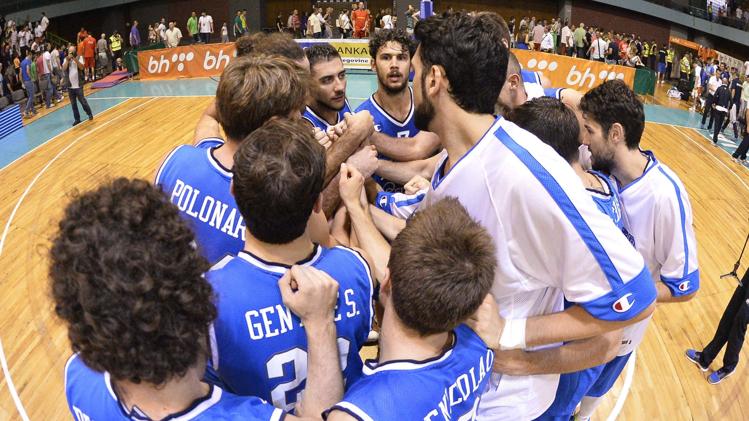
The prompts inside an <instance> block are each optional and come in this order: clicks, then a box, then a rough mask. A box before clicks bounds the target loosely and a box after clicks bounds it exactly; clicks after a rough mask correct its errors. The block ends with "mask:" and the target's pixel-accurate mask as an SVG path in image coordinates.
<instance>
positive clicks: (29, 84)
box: [21, 49, 37, 118]
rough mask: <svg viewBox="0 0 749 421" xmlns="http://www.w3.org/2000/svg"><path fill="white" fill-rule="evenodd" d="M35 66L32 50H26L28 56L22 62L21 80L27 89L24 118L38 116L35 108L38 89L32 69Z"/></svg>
mask: <svg viewBox="0 0 749 421" xmlns="http://www.w3.org/2000/svg"><path fill="white" fill-rule="evenodd" d="M32 64H33V60H32V55H31V50H29V49H26V56H25V58H24V59H23V61H22V62H21V80H22V81H23V87H24V89H26V97H27V98H28V100H27V101H26V106H25V107H24V109H23V116H24V117H25V118H29V117H32V116H34V115H36V114H37V111H36V109H35V108H34V96H35V94H36V87H35V86H34V79H32V74H31V67H32Z"/></svg>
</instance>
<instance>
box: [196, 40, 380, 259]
mask: <svg viewBox="0 0 749 421" xmlns="http://www.w3.org/2000/svg"><path fill="white" fill-rule="evenodd" d="M235 46H236V48H237V54H238V55H239V56H240V57H242V56H249V55H260V54H265V55H277V56H282V57H286V58H288V59H290V60H292V61H293V62H294V63H295V64H296V65H298V66H299V67H301V68H302V69H304V70H306V71H308V70H309V60H307V56H306V55H305V53H304V50H303V49H302V48H301V47H300V46H299V43H297V42H296V41H294V39H293V38H291V36H290V35H289V34H281V33H273V34H264V33H256V34H252V35H244V36H242V37H240V38H239V39H237V41H236V42H235ZM267 89H269V88H266V90H267ZM239 94H241V91H240V92H239ZM344 129H345V130H344ZM373 130H374V128H373V124H372V119H371V116H370V115H369V113H365V112H362V113H356V114H354V115H350V116H346V117H345V118H344V120H343V121H341V122H340V123H339V124H338V125H337V126H335V127H334V128H330V130H329V131H327V132H326V131H324V130H321V129H319V128H315V129H314V134H315V138H316V139H317V140H318V142H320V143H321V144H323V145H325V146H326V164H327V165H326V174H325V185H326V190H325V194H324V195H323V210H324V211H325V214H327V215H332V214H333V213H334V212H335V209H336V208H337V206H338V203H339V198H338V185H337V178H334V177H335V176H336V174H337V173H338V168H339V167H340V165H341V163H342V162H344V161H348V162H349V163H350V164H352V165H354V166H356V167H357V168H358V169H359V170H360V171H362V172H364V173H369V174H371V173H372V172H374V169H375V168H376V167H377V160H376V158H375V156H376V155H375V154H374V153H373V152H372V151H371V150H368V149H366V148H362V149H361V150H359V152H358V153H355V152H356V151H357V149H360V147H361V144H362V142H363V141H364V140H365V139H367V137H368V136H369V135H370V134H371V133H372V131H373ZM220 137H221V131H220V129H219V123H218V113H217V111H216V104H215V102H214V103H213V104H211V105H209V106H208V108H207V109H206V111H205V112H204V113H203V116H202V117H201V118H200V121H199V122H198V125H197V128H196V129H195V141H194V144H195V145H196V146H198V147H204V148H215V147H217V146H220V145H222V144H223V143H224V142H223V139H221V138H220ZM331 139H335V142H332V141H331ZM315 219H316V220H317V219H319V220H320V221H316V222H315V223H314V224H313V225H314V227H313V229H314V231H315V234H314V235H315V241H316V242H319V243H320V244H326V243H327V242H328V241H327V240H326V238H325V236H324V234H325V233H326V232H327V227H323V226H322V225H325V221H324V219H325V215H323V214H322V213H321V214H320V215H319V218H315ZM318 226H319V227H318ZM236 251H238V249H237V250H231V251H229V252H230V253H235V252H236Z"/></svg>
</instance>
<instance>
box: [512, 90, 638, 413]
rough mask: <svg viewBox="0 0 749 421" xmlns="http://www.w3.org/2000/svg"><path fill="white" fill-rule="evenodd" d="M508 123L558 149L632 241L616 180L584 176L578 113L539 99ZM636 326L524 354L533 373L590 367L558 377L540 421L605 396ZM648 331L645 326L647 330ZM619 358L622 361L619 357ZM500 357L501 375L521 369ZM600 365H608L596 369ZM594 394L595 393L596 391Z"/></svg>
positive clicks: (600, 175) (590, 173)
mask: <svg viewBox="0 0 749 421" xmlns="http://www.w3.org/2000/svg"><path fill="white" fill-rule="evenodd" d="M508 119H509V120H510V121H512V122H514V123H515V124H517V125H518V126H520V127H522V128H524V129H526V130H528V131H529V132H531V133H533V134H534V135H536V136H538V138H539V139H540V140H541V141H543V142H544V143H546V144H548V145H549V146H551V147H552V148H554V150H555V151H556V152H557V153H558V154H559V155H561V156H562V158H564V159H565V160H566V161H567V162H568V163H569V164H570V166H571V167H572V169H573V170H574V171H575V173H576V174H577V175H578V177H580V180H581V181H582V182H583V185H584V186H585V188H586V190H587V191H588V192H589V193H590V196H591V198H592V199H593V201H594V202H595V203H596V205H597V206H598V209H599V210H600V211H601V212H603V213H604V214H605V215H607V216H608V217H609V218H611V220H612V221H614V223H615V224H616V226H617V227H618V228H619V229H620V230H622V233H623V234H624V235H625V236H626V237H627V238H629V239H630V241H631V242H634V240H633V239H632V236H631V235H630V234H629V232H627V230H626V227H625V226H624V220H623V218H622V212H621V207H620V204H619V194H618V191H617V189H616V186H615V185H614V184H613V181H611V179H609V177H607V176H606V175H605V174H603V173H600V172H597V171H592V170H591V171H585V170H584V169H583V166H582V165H581V164H580V157H579V155H580V154H579V138H580V135H579V131H580V127H579V125H578V122H577V118H576V117H575V113H574V112H573V111H572V110H571V109H570V108H569V107H568V106H566V105H565V104H563V103H562V102H561V101H559V100H558V99H554V98H549V97H541V98H536V99H533V100H531V101H529V102H526V103H525V104H523V105H521V106H520V107H518V108H516V109H515V110H513V111H512V112H510V115H509V117H508ZM640 323H643V322H640ZM638 325H639V323H636V324H635V325H632V326H628V327H626V328H624V329H623V330H622V331H613V332H609V333H607V334H606V337H602V338H600V340H599V341H594V340H590V341H588V342H587V343H584V342H582V341H581V342H572V343H570V344H565V345H564V346H562V347H559V348H553V349H547V350H543V351H537V352H530V353H525V354H524V355H522V358H521V359H520V361H522V360H523V359H525V360H526V361H523V365H522V366H523V367H525V368H524V370H526V371H528V372H529V373H534V372H538V370H543V371H541V372H544V373H548V372H549V371H548V370H550V369H552V368H553V366H554V365H560V366H563V367H567V368H569V367H571V366H572V364H574V363H575V362H577V363H578V364H581V365H583V366H585V365H587V366H588V367H583V368H586V369H585V370H583V371H576V372H571V373H566V374H562V375H561V376H560V379H559V386H558V387H557V393H556V398H555V400H554V403H553V404H552V405H551V407H549V408H548V409H547V410H546V412H545V413H544V414H543V415H541V416H540V417H539V418H538V420H565V421H566V420H569V419H570V417H571V416H572V414H573V413H574V411H575V408H576V407H577V405H578V404H579V403H580V401H581V400H582V399H583V397H584V396H585V395H586V393H596V392H595V391H601V390H602V389H604V388H605V391H603V393H605V392H607V391H608V389H610V388H611V385H613V382H614V381H615V380H616V378H617V377H618V376H619V373H620V372H621V369H622V368H623V367H624V365H625V364H626V362H627V360H628V358H629V354H630V353H631V351H632V350H633V349H634V347H636V346H637V343H634V342H633V339H635V340H637V341H638V343H639V339H637V338H631V337H630V335H631V334H633V333H634V334H637V332H638V329H639V328H640V326H638ZM644 327H645V326H642V328H643V329H644ZM601 341H603V343H604V344H608V345H609V346H601V345H600V344H598V343H597V342H601ZM571 344H575V345H571ZM565 348H567V349H565ZM619 354H621V355H622V356H618V355H619ZM498 357H500V358H498V361H499V362H501V364H502V366H501V367H500V370H501V372H503V373H507V372H508V370H507V367H508V366H510V367H512V366H513V365H515V366H517V365H518V362H517V361H515V362H510V361H508V360H509V359H510V358H508V355H506V354H500V355H498ZM550 361H554V363H553V364H552V363H550ZM596 361H599V362H602V363H606V364H600V365H597V364H594V363H595V362H596ZM586 363H587V364H586ZM524 374H525V373H524ZM609 383H610V384H609ZM594 386H596V388H594ZM591 389H593V391H592V392H591ZM598 393H600V392H598Z"/></svg>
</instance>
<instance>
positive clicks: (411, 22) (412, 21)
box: [405, 4, 515, 35]
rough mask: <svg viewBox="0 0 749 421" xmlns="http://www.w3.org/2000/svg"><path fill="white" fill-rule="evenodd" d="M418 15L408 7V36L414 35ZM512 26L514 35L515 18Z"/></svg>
mask: <svg viewBox="0 0 749 421" xmlns="http://www.w3.org/2000/svg"><path fill="white" fill-rule="evenodd" d="M417 13H418V10H416V9H415V8H414V7H413V5H411V4H409V5H408V10H406V13H405V14H406V33H407V34H408V35H413V34H414V28H415V27H416V19H415V18H414V15H416V14H417ZM510 22H511V24H512V28H511V29H510V32H511V33H513V32H514V30H515V17H513V18H512V19H511V20H510Z"/></svg>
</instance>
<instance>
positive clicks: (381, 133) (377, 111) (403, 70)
mask: <svg viewBox="0 0 749 421" xmlns="http://www.w3.org/2000/svg"><path fill="white" fill-rule="evenodd" d="M414 50H415V46H414V43H413V40H412V39H411V37H409V36H408V34H406V32H405V31H404V30H402V29H383V30H381V31H379V32H377V33H376V34H375V35H374V37H372V38H371V39H370V40H369V54H370V55H371V56H372V70H374V71H375V72H376V74H377V91H375V93H373V94H372V95H371V96H370V97H369V98H368V99H367V100H366V101H364V102H363V103H362V104H361V105H360V106H359V108H357V109H356V111H357V112H358V111H361V110H367V111H369V112H370V114H372V117H373V118H374V124H375V126H374V127H375V133H373V134H372V136H370V142H371V143H372V144H373V145H375V147H377V151H378V152H379V153H380V158H381V159H383V158H384V159H390V160H396V161H413V160H417V159H425V158H428V157H430V156H432V155H434V153H435V152H436V151H437V149H438V148H439V143H440V142H439V139H438V138H437V136H435V135H434V133H429V132H421V131H419V130H417V129H416V127H415V126H414V124H413V110H414V106H413V91H412V89H411V87H410V86H409V84H408V75H409V73H410V72H411V56H412V55H413V51H414ZM375 180H376V181H377V182H378V183H379V184H380V186H381V187H382V188H383V189H384V190H385V191H386V192H395V191H397V192H402V191H403V184H402V183H395V182H392V181H390V180H387V179H383V178H381V177H376V178H375Z"/></svg>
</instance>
